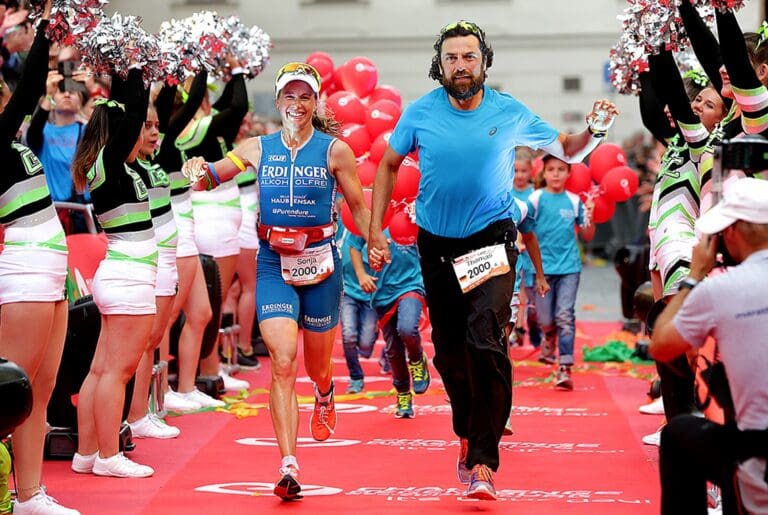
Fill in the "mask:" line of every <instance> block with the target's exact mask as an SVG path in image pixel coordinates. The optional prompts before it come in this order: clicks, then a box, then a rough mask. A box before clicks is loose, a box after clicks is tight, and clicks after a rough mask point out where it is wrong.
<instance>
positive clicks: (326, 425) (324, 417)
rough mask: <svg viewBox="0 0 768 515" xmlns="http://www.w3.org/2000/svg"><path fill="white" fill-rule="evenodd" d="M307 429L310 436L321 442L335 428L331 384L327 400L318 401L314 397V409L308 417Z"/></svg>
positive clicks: (329, 435) (334, 409)
mask: <svg viewBox="0 0 768 515" xmlns="http://www.w3.org/2000/svg"><path fill="white" fill-rule="evenodd" d="M309 430H310V432H311V433H312V438H314V439H315V440H317V441H318V442H322V441H324V440H327V439H328V438H330V437H331V435H332V434H333V433H334V431H335V430H336V405H335V404H334V402H333V386H331V394H330V399H329V400H328V402H320V401H318V400H317V398H315V409H314V411H313V412H312V416H310V417H309Z"/></svg>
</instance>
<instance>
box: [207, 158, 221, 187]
mask: <svg viewBox="0 0 768 515" xmlns="http://www.w3.org/2000/svg"><path fill="white" fill-rule="evenodd" d="M207 164H208V176H209V178H210V179H211V180H212V182H213V184H214V186H218V185H219V184H221V179H219V176H218V175H216V170H214V169H213V163H207Z"/></svg>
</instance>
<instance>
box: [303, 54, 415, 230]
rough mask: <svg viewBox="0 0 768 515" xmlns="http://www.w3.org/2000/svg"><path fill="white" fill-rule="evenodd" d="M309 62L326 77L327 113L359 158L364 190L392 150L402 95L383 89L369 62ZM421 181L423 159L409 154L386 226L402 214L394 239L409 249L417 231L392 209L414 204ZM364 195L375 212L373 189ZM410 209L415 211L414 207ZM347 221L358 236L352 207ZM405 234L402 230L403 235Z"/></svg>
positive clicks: (344, 215) (324, 57)
mask: <svg viewBox="0 0 768 515" xmlns="http://www.w3.org/2000/svg"><path fill="white" fill-rule="evenodd" d="M306 62H307V63H308V64H311V65H312V66H314V67H315V68H316V69H317V71H318V72H319V73H320V76H321V78H322V85H321V88H320V93H321V96H322V98H323V99H324V101H325V108H326V110H327V112H328V113H329V115H330V116H333V117H334V118H335V119H336V120H337V121H338V122H339V123H341V131H340V134H339V136H338V138H339V139H340V140H342V141H344V142H346V143H347V145H349V147H350V148H351V149H352V152H353V153H354V154H355V158H356V160H357V174H358V177H359V178H360V183H361V184H362V185H363V188H368V187H370V186H371V185H372V184H373V181H374V178H375V176H376V169H377V167H378V164H379V161H381V158H382V156H383V155H384V152H385V151H386V149H387V146H388V145H389V137H390V136H391V135H392V131H393V130H394V128H395V125H397V122H398V120H399V119H400V115H401V114H402V105H403V101H402V97H401V95H400V92H399V91H398V90H397V89H396V88H394V87H392V86H387V85H384V84H378V80H379V72H378V70H377V68H376V65H375V64H374V63H373V62H372V61H371V60H370V59H368V58H367V57H363V56H358V57H353V58H352V59H350V60H348V61H347V62H345V63H344V64H342V65H341V66H338V67H337V66H336V65H335V64H334V62H333V59H332V58H331V56H330V55H328V54H327V53H325V52H313V53H312V54H310V55H309V56H308V57H307V59H306ZM420 179H421V173H420V172H419V163H418V156H417V155H416V154H414V155H409V156H408V157H406V159H405V160H404V161H403V163H402V165H401V166H400V168H399V170H398V173H397V181H395V185H394V188H393V191H392V203H391V205H390V208H389V209H388V210H387V213H386V215H385V219H384V226H385V227H386V226H387V225H388V223H390V222H389V218H391V217H393V216H394V215H395V214H397V215H398V218H397V219H396V227H395V229H394V231H393V238H395V235H396V234H397V235H398V236H397V237H398V238H400V239H401V240H402V241H403V242H406V241H408V242H409V243H403V244H410V243H413V241H415V238H416V236H415V234H416V232H415V227H416V226H415V224H413V222H411V221H410V217H409V216H408V215H407V214H405V213H401V211H402V209H400V210H398V212H397V213H393V212H392V209H393V208H392V206H394V205H398V204H400V205H402V204H403V203H407V202H412V201H413V199H415V198H416V196H417V195H418V192H419V181H420ZM363 193H364V194H365V195H366V202H368V206H369V207H370V190H363ZM409 209H410V210H411V211H412V208H409ZM341 219H342V222H343V223H344V225H345V226H346V227H347V229H349V230H350V231H351V232H352V233H353V234H358V230H357V227H355V224H354V220H353V218H352V212H351V211H350V209H349V206H348V205H347V204H346V203H344V204H343V205H342V209H341ZM411 226H413V227H411ZM399 229H402V231H400V232H398V230H399ZM400 235H402V238H401V237H400ZM411 239H413V241H410V240H411ZM396 241H397V240H396Z"/></svg>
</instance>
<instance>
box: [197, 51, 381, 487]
mask: <svg viewBox="0 0 768 515" xmlns="http://www.w3.org/2000/svg"><path fill="white" fill-rule="evenodd" d="M319 92H320V74H319V73H318V72H317V70H315V69H314V68H313V67H311V66H309V65H307V64H304V63H289V64H286V65H285V66H283V67H282V68H280V70H279V71H278V73H277V81H276V82H275V95H276V105H277V109H278V111H279V112H280V116H281V118H282V122H283V128H282V130H281V131H280V132H276V133H274V134H270V135H268V136H260V137H255V138H250V139H248V140H245V141H243V142H242V143H241V144H240V145H238V146H237V147H236V148H235V150H233V151H232V152H230V153H228V154H227V158H226V159H222V160H220V161H217V162H216V163H206V162H205V161H204V160H203V159H202V158H195V159H191V160H189V161H188V162H186V163H185V164H184V167H183V168H182V170H183V171H184V172H185V175H187V176H188V177H190V178H191V179H192V180H193V181H195V182H194V183H193V188H196V189H204V188H206V187H213V186H215V185H217V184H219V183H220V182H224V181H227V180H228V179H230V178H232V177H234V176H235V175H236V174H237V173H239V172H241V171H243V170H245V169H246V166H247V165H251V166H253V167H254V168H255V169H256V172H257V176H258V183H259V205H260V206H261V214H260V219H259V225H258V234H259V238H260V240H261V245H260V247H259V253H258V256H257V260H256V262H257V268H256V310H257V311H256V312H257V316H258V320H259V328H260V329H261V334H262V336H263V338H264V342H265V343H266V345H267V348H268V349H269V354H270V357H271V359H272V384H271V387H270V393H269V412H270V414H271V416H272V424H273V425H274V428H275V433H276V435H277V442H278V446H279V448H280V454H281V455H282V464H281V467H280V479H279V480H278V482H277V484H276V485H275V494H276V495H278V496H279V497H281V498H283V499H285V500H290V499H296V498H298V497H299V496H300V492H301V486H300V485H299V482H298V474H299V465H298V462H297V461H296V437H297V433H298V425H299V406H298V401H297V399H296V391H295V383H296V373H297V368H298V367H297V363H296V354H297V350H298V331H299V323H301V327H302V328H303V329H304V332H303V337H304V367H305V369H306V371H307V374H308V375H309V377H310V378H311V379H312V381H313V382H314V383H315V408H314V411H313V413H312V416H311V418H310V430H311V433H312V437H313V438H314V439H315V440H318V441H322V440H326V439H327V438H328V437H330V436H331V434H332V433H333V432H334V430H335V428H336V411H335V407H334V403H333V381H332V372H333V364H332V362H331V352H332V350H333V342H334V339H335V336H336V326H337V324H338V319H339V305H340V302H341V285H342V279H341V276H342V272H341V257H340V255H339V252H338V249H337V248H336V239H335V232H336V227H335V215H334V213H335V209H334V208H335V205H336V204H335V197H336V190H337V186H339V187H340V188H341V192H342V194H343V195H344V198H345V199H346V201H347V203H348V204H349V207H350V208H351V210H352V213H353V215H354V220H355V225H357V227H358V229H366V228H367V227H368V224H369V222H370V211H369V210H368V208H367V207H366V206H365V201H364V199H363V192H362V188H361V186H360V180H359V179H358V177H357V170H356V168H355V157H354V155H353V153H352V150H351V149H350V148H349V145H347V144H346V143H344V142H343V141H340V140H338V139H336V138H335V137H333V136H332V135H330V134H328V133H327V132H330V133H331V134H334V133H335V132H336V131H337V130H338V124H337V123H336V122H334V121H331V120H328V119H324V118H323V117H322V115H321V114H320V113H318V111H317V100H318V94H319Z"/></svg>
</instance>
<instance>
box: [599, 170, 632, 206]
mask: <svg viewBox="0 0 768 515" xmlns="http://www.w3.org/2000/svg"><path fill="white" fill-rule="evenodd" d="M600 185H601V186H602V187H603V190H604V191H605V196H606V197H608V198H609V199H611V200H613V201H614V202H625V201H627V200H629V199H630V198H632V196H633V195H634V194H635V192H636V191H637V187H638V186H639V185H640V177H639V176H638V175H637V172H635V171H634V170H633V169H632V168H630V167H628V166H617V167H616V168H611V169H610V170H608V173H606V174H605V175H604V176H603V180H602V181H600Z"/></svg>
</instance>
